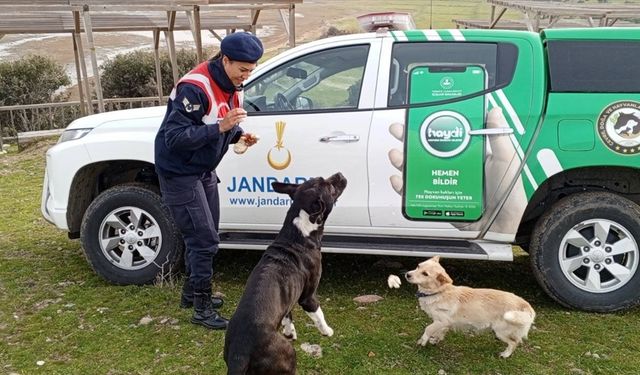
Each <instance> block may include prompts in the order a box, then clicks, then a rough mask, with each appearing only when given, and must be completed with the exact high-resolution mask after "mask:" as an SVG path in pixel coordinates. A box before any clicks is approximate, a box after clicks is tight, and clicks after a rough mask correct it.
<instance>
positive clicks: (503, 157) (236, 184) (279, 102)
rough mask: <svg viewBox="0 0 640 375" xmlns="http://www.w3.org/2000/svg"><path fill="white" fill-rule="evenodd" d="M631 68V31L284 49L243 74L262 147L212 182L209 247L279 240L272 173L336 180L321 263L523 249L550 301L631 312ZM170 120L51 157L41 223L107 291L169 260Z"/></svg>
mask: <svg viewBox="0 0 640 375" xmlns="http://www.w3.org/2000/svg"><path fill="white" fill-rule="evenodd" d="M605 51H606V52H605ZM605 57H606V58H605ZM636 61H640V30H638V29H630V28H626V29H615V28H606V29H583V30H581V29H571V30H566V29H565V30H560V29H558V30H547V31H545V32H543V33H542V34H535V33H529V32H518V31H506V30H423V31H420V30H412V31H393V32H379V33H367V34H359V35H347V36H340V37H334V38H328V39H323V40H319V41H315V42H312V43H309V44H305V45H302V46H299V47H296V48H293V49H291V50H288V51H286V52H284V53H282V54H280V55H278V56H276V57H274V58H272V59H270V60H269V61H267V62H265V63H263V64H260V66H259V67H258V69H256V71H255V73H254V74H253V75H252V76H251V78H250V79H249V80H248V81H247V82H246V90H245V100H244V107H245V109H246V110H247V111H248V112H249V116H248V118H247V119H246V121H245V122H244V123H243V124H242V126H243V128H244V129H245V130H246V131H249V132H252V133H255V134H258V135H259V136H260V137H261V140H260V142H259V143H258V144H257V145H256V146H254V147H252V148H250V149H249V150H248V151H247V152H246V153H244V154H241V155H238V154H234V153H233V152H229V153H228V154H227V156H226V157H225V159H224V160H223V162H222V164H221V165H220V166H219V168H218V170H217V172H218V175H219V176H220V179H221V185H220V192H221V215H222V217H221V241H222V242H221V244H220V247H221V248H226V249H256V250H260V249H264V248H265V247H266V246H267V244H269V243H270V241H271V240H272V239H273V238H274V236H275V234H276V233H277V232H278V230H279V229H280V226H281V223H282V220H283V218H284V214H285V211H286V210H287V208H288V206H289V203H290V201H289V200H288V199H286V197H283V196H282V195H278V194H277V193H275V192H273V191H272V189H271V182H272V181H293V182H295V181H303V180H305V179H307V178H309V177H313V176H328V175H330V174H333V173H335V172H342V174H343V175H344V176H345V177H346V178H347V180H348V186H347V188H346V190H345V192H344V193H343V195H342V197H341V199H340V200H339V201H338V203H337V206H336V208H335V209H334V211H333V212H332V215H331V218H330V220H329V222H328V224H327V227H326V231H325V237H324V242H323V251H325V252H340V253H352V254H380V255H402V256H418V257H430V256H434V255H440V256H443V257H449V258H465V259H477V260H502V261H509V260H512V259H513V250H512V246H513V245H519V246H521V247H522V248H523V249H524V250H525V251H527V252H529V254H530V258H531V265H532V270H533V273H534V275H535V276H536V278H537V280H538V281H539V283H540V285H541V287H542V288H543V289H544V290H545V291H546V292H547V293H548V294H549V295H550V296H551V297H552V298H554V299H555V300H556V301H558V302H559V303H561V304H562V305H564V306H567V307H572V308H578V309H584V310H587V311H615V310H620V309H623V308H627V307H630V306H634V305H637V304H638V302H639V301H640V271H639V267H638V266H639V264H640V248H639V244H640V207H639V206H638V204H639V203H640V85H639V84H638V82H640V70H639V69H637V67H636V66H635V65H634V64H635V62H636ZM164 113H165V108H164V107H157V108H143V109H136V110H126V111H118V112H110V113H103V114H97V115H93V116H88V117H85V118H81V119H78V120H76V121H74V122H73V123H71V124H70V125H69V126H68V128H67V129H66V131H65V132H64V133H63V135H62V137H61V138H60V142H59V143H58V144H57V145H55V146H54V147H52V148H51V149H50V150H49V151H48V152H47V166H46V174H45V181H44V189H43V193H42V213H43V215H44V217H45V218H46V219H47V220H49V221H50V222H52V223H54V224H55V225H56V226H57V227H59V228H60V229H62V230H65V231H68V233H69V236H70V237H71V238H80V239H81V242H82V247H83V249H84V251H85V254H86V256H87V259H88V260H89V262H90V264H91V266H92V267H93V268H94V270H95V271H96V272H97V273H98V274H100V275H101V276H103V277H104V278H105V279H107V280H109V281H110V282H113V283H117V284H130V283H134V284H139V283H149V282H152V281H153V280H154V279H155V278H156V277H157V276H158V274H160V273H164V272H168V271H169V270H172V269H175V268H176V265H177V264H178V263H179V260H180V257H181V253H182V250H183V243H182V240H181V237H180V235H179V234H178V233H177V232H176V228H175V226H174V224H173V222H172V219H171V217H170V215H169V211H168V210H167V208H166V207H165V206H164V205H163V204H162V200H161V197H160V196H159V190H158V182H157V176H156V173H155V170H154V160H153V159H154V158H153V155H154V153H153V147H154V146H153V144H154V142H153V141H154V137H155V134H156V131H157V129H158V127H159V125H160V123H161V121H162V118H163V115H164ZM514 282H518V281H517V280H514Z"/></svg>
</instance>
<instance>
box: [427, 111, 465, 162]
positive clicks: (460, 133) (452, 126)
mask: <svg viewBox="0 0 640 375" xmlns="http://www.w3.org/2000/svg"><path fill="white" fill-rule="evenodd" d="M470 130H471V126H470V124H469V120H467V118H466V117H464V116H463V115H461V114H460V113H458V112H454V111H440V112H435V113H433V114H431V115H430V116H429V117H427V118H426V119H425V120H424V122H423V123H422V126H420V141H421V142H422V146H423V147H424V148H425V149H426V150H427V151H428V152H429V153H430V154H432V155H435V156H438V157H442V158H450V157H453V156H456V155H458V154H460V153H461V152H462V151H464V149H465V148H466V147H467V145H468V144H469V140H470V135H469V131H470Z"/></svg>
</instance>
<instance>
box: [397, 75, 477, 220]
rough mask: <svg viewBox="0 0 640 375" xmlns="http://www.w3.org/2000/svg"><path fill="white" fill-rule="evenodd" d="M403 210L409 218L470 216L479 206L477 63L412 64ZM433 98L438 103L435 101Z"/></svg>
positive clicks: (451, 218)
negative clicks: (411, 106) (422, 104)
mask: <svg viewBox="0 0 640 375" xmlns="http://www.w3.org/2000/svg"><path fill="white" fill-rule="evenodd" d="M409 80H410V82H409V97H410V102H411V103H412V104H417V103H432V102H433V103H434V105H431V106H426V107H418V108H411V109H409V110H408V111H407V122H406V123H407V131H406V132H405V137H406V138H405V155H406V162H405V165H404V168H405V171H404V179H405V181H404V193H403V214H404V215H405V216H406V217H407V218H408V219H411V220H444V221H473V220H477V219H479V218H480V217H481V216H482V211H483V198H482V196H483V191H482V187H483V155H484V140H483V138H482V136H475V137H474V136H473V131H474V130H478V129H482V128H483V127H484V115H485V108H486V104H485V101H484V96H483V95H477V96H473V97H470V98H469V99H466V100H457V101H454V102H449V100H450V99H454V100H455V99H461V98H463V97H464V96H468V95H470V94H475V93H479V92H481V91H482V90H484V89H485V85H486V73H485V69H484V68H483V67H481V66H477V65H456V66H453V65H428V66H424V65H421V66H416V67H414V68H413V69H412V70H411V73H410V78H409ZM436 102H443V103H442V104H438V103H436Z"/></svg>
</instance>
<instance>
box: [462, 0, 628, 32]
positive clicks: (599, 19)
mask: <svg viewBox="0 0 640 375" xmlns="http://www.w3.org/2000/svg"><path fill="white" fill-rule="evenodd" d="M486 1H487V3H488V4H489V5H491V16H490V19H489V20H488V21H487V20H461V19H454V20H452V21H453V22H454V23H455V24H456V25H457V26H458V27H463V28H482V29H494V28H495V29H498V28H500V29H524V30H528V31H533V32H539V31H540V30H542V29H546V28H553V27H610V26H638V25H637V24H636V23H633V21H635V20H637V19H640V4H629V3H624V4H622V3H617V4H612V3H598V4H592V3H584V2H581V3H580V2H553V1H527V0H486ZM508 10H513V11H516V12H519V13H521V14H522V15H523V18H522V20H503V19H502V16H504V14H505V13H506V12H507V11H508ZM630 21H631V22H630Z"/></svg>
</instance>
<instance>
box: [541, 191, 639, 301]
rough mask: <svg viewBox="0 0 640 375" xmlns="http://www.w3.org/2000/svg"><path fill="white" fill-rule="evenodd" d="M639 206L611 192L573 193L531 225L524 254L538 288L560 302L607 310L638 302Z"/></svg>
mask: <svg viewBox="0 0 640 375" xmlns="http://www.w3.org/2000/svg"><path fill="white" fill-rule="evenodd" d="M639 245H640V207H639V206H638V205H637V204H635V203H634V202H632V201H630V200H628V199H625V198H623V197H620V196H618V195H615V194H612V193H605V192H590V193H580V194H574V195H571V196H569V197H567V198H564V199H563V200H561V201H559V202H558V203H556V204H555V205H554V206H553V207H552V209H551V210H550V211H549V212H547V213H546V214H545V215H543V216H542V218H541V219H540V220H539V222H538V224H537V225H536V228H535V229H534V232H533V235H532V238H531V244H530V258H531V264H532V268H533V272H534V275H535V277H536V279H537V280H538V282H539V283H540V285H541V286H542V288H543V289H544V290H545V291H546V292H547V293H548V294H549V295H550V296H551V297H552V298H553V299H555V300H556V301H558V302H559V303H561V304H562V305H564V306H567V307H572V308H576V309H581V310H586V311H595V312H611V311H616V310H621V309H625V308H628V307H631V306H634V305H637V304H638V302H640V269H639V268H640V267H639V264H640V248H639Z"/></svg>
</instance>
